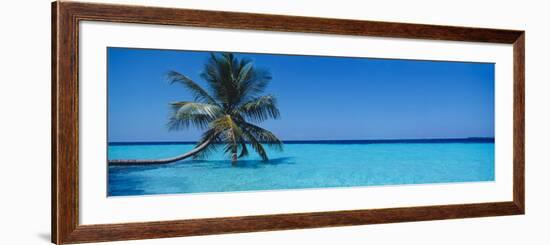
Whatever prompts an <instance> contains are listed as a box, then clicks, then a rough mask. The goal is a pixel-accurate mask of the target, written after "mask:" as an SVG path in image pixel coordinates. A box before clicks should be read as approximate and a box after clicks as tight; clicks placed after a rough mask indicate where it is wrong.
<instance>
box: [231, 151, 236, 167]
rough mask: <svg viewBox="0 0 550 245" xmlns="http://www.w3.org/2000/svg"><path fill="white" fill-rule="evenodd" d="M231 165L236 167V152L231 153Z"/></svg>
mask: <svg viewBox="0 0 550 245" xmlns="http://www.w3.org/2000/svg"><path fill="white" fill-rule="evenodd" d="M231 165H233V166H235V165H237V152H233V153H231Z"/></svg>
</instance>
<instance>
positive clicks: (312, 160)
mask: <svg viewBox="0 0 550 245" xmlns="http://www.w3.org/2000/svg"><path fill="white" fill-rule="evenodd" d="M107 54H108V55H107V57H108V59H107V68H108V74H107V90H108V91H107V94H108V95H107V102H108V103H107V114H108V115H107V118H108V119H107V126H108V136H107V139H108V142H106V143H107V147H108V151H107V152H108V155H107V158H108V159H107V163H108V167H107V174H108V190H107V195H108V196H135V195H155V194H186V193H212V192H238V191H267V190H289V189H307V188H344V187H347V188H349V187H366V186H387V185H408V184H441V183H457V182H480V181H494V179H495V164H494V159H495V157H494V151H495V145H494V135H495V130H494V128H495V127H494V126H495V121H494V114H495V113H494V98H495V96H494V86H495V77H494V76H495V75H494V64H493V63H475V62H453V61H425V60H401V59H380V58H357V57H333V56H307V55H288V54H258V53H237V52H233V53H232V52H217V51H211V52H210V51H184V50H159V49H136V48H117V47H109V48H108V49H107Z"/></svg>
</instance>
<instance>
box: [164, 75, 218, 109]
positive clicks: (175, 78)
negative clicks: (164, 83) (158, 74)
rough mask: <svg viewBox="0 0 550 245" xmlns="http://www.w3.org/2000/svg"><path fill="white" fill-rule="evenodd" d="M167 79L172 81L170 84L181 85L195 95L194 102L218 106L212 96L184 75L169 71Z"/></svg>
mask: <svg viewBox="0 0 550 245" xmlns="http://www.w3.org/2000/svg"><path fill="white" fill-rule="evenodd" d="M167 77H168V80H169V81H170V84H174V83H180V84H182V85H184V86H185V87H186V88H187V89H188V90H189V92H191V93H192V94H193V96H194V98H193V100H195V101H199V102H203V103H209V104H216V101H215V100H214V98H212V96H210V94H208V92H206V90H204V89H203V88H202V87H201V86H200V85H199V84H197V83H196V82H194V81H193V80H191V79H190V78H188V77H187V76H185V75H182V74H180V73H179V72H176V71H169V72H168V74H167Z"/></svg>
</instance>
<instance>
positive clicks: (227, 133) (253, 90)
mask: <svg viewBox="0 0 550 245" xmlns="http://www.w3.org/2000/svg"><path fill="white" fill-rule="evenodd" d="M201 78H202V79H204V80H205V81H206V83H207V85H208V89H204V88H202V87H201V86H200V85H199V84H197V83H196V82H194V81H193V80H191V79H190V78H189V77H187V76H185V75H183V74H180V73H178V72H176V71H170V72H169V73H168V79H169V81H170V83H171V84H174V83H178V84H181V85H183V86H184V87H185V88H186V89H187V90H188V91H189V92H191V94H192V95H193V101H180V102H174V103H171V107H172V114H171V116H170V119H169V121H168V124H167V125H168V128H169V129H170V130H183V129H188V128H189V127H191V126H194V127H196V128H199V129H201V130H205V131H204V133H203V134H202V137H201V138H200V140H199V141H198V142H197V145H196V146H195V148H194V149H193V150H191V151H190V152H187V153H185V154H182V155H180V156H176V157H172V158H167V159H159V160H112V161H109V163H111V164H162V163H170V162H175V161H179V160H182V159H185V158H188V157H193V158H194V159H197V158H204V157H206V156H207V155H208V154H209V153H211V152H213V151H215V150H218V149H219V148H221V147H223V150H224V152H225V153H226V154H228V155H230V156H231V162H232V164H236V162H237V159H238V158H241V157H244V156H247V155H248V154H249V149H248V148H249V147H252V149H254V151H256V152H257V153H258V155H260V157H261V158H262V159H263V160H264V161H267V160H268V156H267V152H266V150H265V149H264V146H263V144H266V145H267V146H270V147H274V148H275V149H278V150H282V142H281V141H280V140H279V139H278V138H277V137H276V136H275V135H274V134H273V133H271V132H270V131H268V130H266V129H263V128H261V127H259V126H257V125H255V124H253V123H260V122H263V121H265V120H267V119H270V118H273V119H278V118H279V109H278V108H277V101H276V99H275V97H273V96H272V95H263V93H264V91H265V89H266V87H267V85H268V84H269V82H270V81H271V75H270V73H269V72H268V71H266V70H261V69H257V68H255V67H254V65H253V63H252V61H251V60H248V59H240V60H239V59H237V58H236V57H235V56H234V55H233V54H232V53H222V54H215V53H211V54H210V58H209V60H208V61H207V63H206V64H205V67H204V71H203V72H202V73H201ZM252 122H253V123H252Z"/></svg>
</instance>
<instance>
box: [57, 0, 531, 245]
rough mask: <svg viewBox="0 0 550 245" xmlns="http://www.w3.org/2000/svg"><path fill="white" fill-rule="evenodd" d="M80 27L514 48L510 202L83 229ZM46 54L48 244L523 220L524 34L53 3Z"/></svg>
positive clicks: (157, 8)
mask: <svg viewBox="0 0 550 245" xmlns="http://www.w3.org/2000/svg"><path fill="white" fill-rule="evenodd" d="M83 20H87V21H106V22H116V23H141V24H157V25H176V26H193V27H207V28H212V27H214V28H229V29H250V30H267V31H283V32H301V33H321V34H337V35H356V36H375V37H391V38H410V39H429V40H450V41H465V42H486V43H501V44H513V69H514V70H513V83H514V87H513V100H514V102H513V201H510V202H494V203H470V204H458V205H438V206H421V207H405V208H385V209H367V210H348V211H330V212H315V213H298V214H276V215H259V216H243V217H229V218H206V219H190V220H175V221H158V222H143V223H125V224H101V225H80V224H79V188H78V186H79V106H78V105H79V82H78V80H79V77H78V73H79V64H78V57H79V22H80V21H83ZM51 49H52V60H51V62H52V91H51V93H52V97H51V98H52V101H51V104H52V123H51V126H52V128H51V130H52V143H51V144H52V159H51V163H52V179H51V181H52V182H51V185H52V198H51V201H52V206H51V207H52V209H51V212H52V242H53V243H56V244H67V243H84V242H101V241H117V240H132V239H151V238H164V237H178V236H194V235H209V234H221V233H237V232H254V231H269V230H285V229H304V228H316V227H333V226H348V225H365V224H380V223H394V222H409V221H423V220H440V219H456V218H471V217H486V216H500V215H518V214H524V212H525V185H524V183H525V174H524V172H525V152H524V144H525V139H524V137H525V136H524V130H525V122H524V112H525V104H524V103H525V102H524V101H525V95H524V93H525V92H524V91H525V88H524V84H525V74H524V73H525V57H524V56H525V33H524V31H516V30H497V29H484V28H469V27H453V26H436V25H421V24H404V23H389V22H375V21H359V20H344V19H326V18H311V17H295V16H281V15H265V14H250V13H232V12H219V11H203V10H187V9H172V8H160V7H143V6H126V5H106V4H91V3H80V2H65V1H58V2H54V3H53V4H52V46H51Z"/></svg>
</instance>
